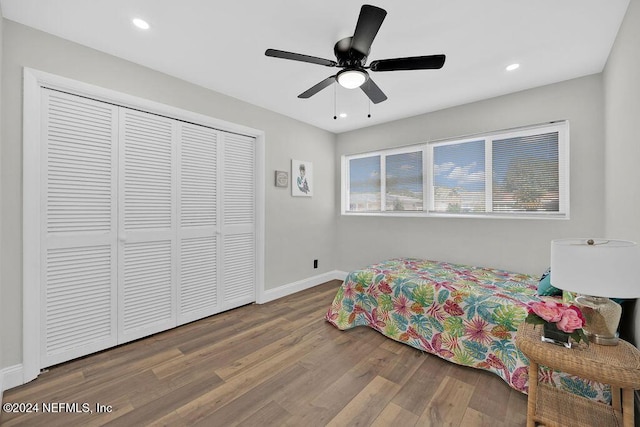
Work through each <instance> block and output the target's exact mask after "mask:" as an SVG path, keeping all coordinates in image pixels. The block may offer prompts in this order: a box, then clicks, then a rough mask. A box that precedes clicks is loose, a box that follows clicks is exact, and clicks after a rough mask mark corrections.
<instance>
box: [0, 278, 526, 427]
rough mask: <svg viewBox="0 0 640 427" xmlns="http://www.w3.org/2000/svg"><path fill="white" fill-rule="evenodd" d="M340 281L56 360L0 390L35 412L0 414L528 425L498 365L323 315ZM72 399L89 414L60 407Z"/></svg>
mask: <svg viewBox="0 0 640 427" xmlns="http://www.w3.org/2000/svg"><path fill="white" fill-rule="evenodd" d="M340 283H341V282H339V281H333V282H328V283H325V284H323V285H320V286H316V287H314V288H312V289H309V290H306V291H303V292H300V293H297V294H294V295H291V296H288V297H285V298H282V299H280V300H277V301H273V302H271V303H268V304H264V305H249V306H245V307H241V308H238V309H235V310H231V311H228V312H225V313H222V314H218V315H216V316H212V317H209V318H207V319H203V320H200V321H197V322H194V323H191V324H188V325H184V326H181V327H179V328H176V329H173V330H170V331H167V332H163V333H160V334H157V335H154V336H152V337H149V338H146V339H142V340H139V341H135V342H132V343H129V344H125V345H122V346H120V347H117V348H114V349H110V350H107V351H104V352H101V353H97V354H94V355H90V356H87V357H85V358H82V359H79V360H74V361H71V362H68V363H65V364H62V365H58V366H55V367H53V368H51V369H50V370H48V371H47V372H45V373H43V374H41V375H40V376H39V377H38V379H36V380H34V381H32V382H31V383H28V384H25V385H23V386H20V387H16V388H14V389H11V390H7V391H6V392H5V394H4V399H3V402H5V403H7V402H14V403H38V404H39V410H40V412H38V413H31V414H12V413H6V412H3V413H1V414H0V425H2V426H3V427H5V426H6V427H9V426H18V425H26V426H47V427H54V426H70V425H74V426H77V425H87V426H99V425H105V424H108V425H113V426H140V425H153V426H162V425H167V426H187V425H189V426H191V425H203V426H231V425H239V426H305V427H306V426H324V425H330V426H355V425H358V426H369V425H371V426H395V427H405V426H431V425H432V426H445V425H447V426H523V425H525V422H526V412H527V411H526V396H525V395H523V394H521V393H518V392H516V391H515V390H512V389H511V388H509V387H508V386H507V385H506V384H505V383H504V382H503V381H502V380H501V379H500V378H498V377H497V376H495V375H493V374H490V373H487V372H483V371H479V370H475V369H471V368H465V367H460V366H457V365H454V364H452V363H450V362H446V361H443V360H441V359H440V358H438V357H436V356H432V355H428V354H425V353H422V352H420V351H418V350H416V349H413V348H411V347H409V346H406V345H404V344H400V343H397V342H395V341H392V340H390V339H388V338H385V337H383V336H382V335H381V334H379V333H377V332H375V331H373V330H371V329H369V328H366V327H358V328H355V329H351V330H348V331H339V330H338V329H336V328H334V327H333V326H332V325H330V324H329V323H327V322H325V321H324V320H323V316H324V314H325V312H326V311H327V309H328V307H329V305H330V304H331V301H332V300H333V297H334V295H335V292H336V290H337V288H338V286H339V285H340ZM44 403H47V404H49V408H47V409H49V410H57V411H58V412H57V413H52V412H49V413H43V412H42V411H43V404H44ZM73 403H77V404H79V405H78V408H77V409H78V410H79V411H82V410H83V406H82V405H83V404H88V408H89V409H90V410H91V411H92V413H69V412H65V411H61V409H65V407H64V404H69V407H68V408H66V409H75V408H74V407H73V406H71V404H73ZM60 404H62V406H60ZM98 404H99V405H103V410H104V412H102V413H98V412H97V407H96V405H98ZM109 407H110V408H111V410H110V411H108V408H109Z"/></svg>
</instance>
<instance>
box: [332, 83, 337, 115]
mask: <svg viewBox="0 0 640 427" xmlns="http://www.w3.org/2000/svg"><path fill="white" fill-rule="evenodd" d="M337 112H338V101H337V88H336V85H333V120H337V119H338V114H337Z"/></svg>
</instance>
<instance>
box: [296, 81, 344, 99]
mask: <svg viewBox="0 0 640 427" xmlns="http://www.w3.org/2000/svg"><path fill="white" fill-rule="evenodd" d="M335 81H336V76H331V77H327V78H326V79H324V80H323V81H321V82H320V83H318V84H316V85H314V86H311V87H310V88H309V89H307V90H305V91H304V92H302V93H301V94H300V95H298V98H305V99H306V98H311V97H312V96H313V95H315V94H316V93H318V92H320V91H321V90H322V89H324V88H325V87H327V86H331V85H332V84H333V83H334V82H335Z"/></svg>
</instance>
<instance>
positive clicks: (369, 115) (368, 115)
mask: <svg viewBox="0 0 640 427" xmlns="http://www.w3.org/2000/svg"><path fill="white" fill-rule="evenodd" d="M367 104H368V105H369V114H367V118H368V119H370V118H371V100H370V99H369V98H367Z"/></svg>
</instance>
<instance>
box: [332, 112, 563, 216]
mask: <svg viewBox="0 0 640 427" xmlns="http://www.w3.org/2000/svg"><path fill="white" fill-rule="evenodd" d="M550 132H557V133H558V202H559V206H558V212H504V211H497V212H493V179H492V178H491V177H492V171H493V142H494V141H496V140H503V139H509V138H517V137H523V136H530V135H538V134H543V133H550ZM478 140H483V141H484V152H485V209H486V212H466V213H450V212H436V211H434V208H435V194H434V192H435V187H434V185H433V184H434V182H433V181H434V177H433V169H434V168H433V159H434V153H433V151H434V148H435V147H438V146H444V145H454V144H462V143H465V142H472V141H478ZM569 144H570V138H569V122H568V121H567V120H559V121H553V122H548V123H542V124H536V125H531V126H524V127H519V128H513V129H505V130H499V131H493V132H487V133H482V134H474V135H467V136H462V137H455V138H447V139H441V140H434V141H429V142H426V143H424V142H423V143H419V144H412V145H407V146H402V147H397V148H389V149H381V150H375V151H370V152H364V153H357V154H344V155H342V156H341V191H342V197H341V214H342V215H346V216H392V217H434V218H493V219H496V218H500V219H564V220H566V219H569V218H570V194H569V189H570V188H569V187H570V185H569V177H570V164H569ZM418 151H422V175H423V185H422V192H423V201H422V202H423V210H422V211H387V210H386V167H385V166H386V157H387V156H389V155H396V154H405V153H415V152H418ZM375 156H380V210H377V211H350V210H349V207H350V205H349V203H350V196H351V193H350V170H349V166H350V163H349V162H350V160H352V159H360V158H367V157H375ZM487 177H489V179H487Z"/></svg>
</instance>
